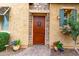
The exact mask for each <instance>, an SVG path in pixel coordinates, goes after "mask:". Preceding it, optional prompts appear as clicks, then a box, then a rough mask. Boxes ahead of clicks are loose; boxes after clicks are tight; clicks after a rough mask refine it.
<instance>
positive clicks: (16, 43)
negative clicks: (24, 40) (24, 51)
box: [12, 40, 21, 51]
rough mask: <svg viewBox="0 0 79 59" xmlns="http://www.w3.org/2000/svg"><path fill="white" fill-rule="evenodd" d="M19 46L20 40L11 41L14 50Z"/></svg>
mask: <svg viewBox="0 0 79 59" xmlns="http://www.w3.org/2000/svg"><path fill="white" fill-rule="evenodd" d="M20 46H21V40H15V41H13V42H12V47H13V50H14V51H16V50H19V49H20Z"/></svg>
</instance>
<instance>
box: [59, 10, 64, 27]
mask: <svg viewBox="0 0 79 59" xmlns="http://www.w3.org/2000/svg"><path fill="white" fill-rule="evenodd" d="M59 16H60V20H59V25H60V26H61V27H63V26H64V9H60V11H59Z"/></svg>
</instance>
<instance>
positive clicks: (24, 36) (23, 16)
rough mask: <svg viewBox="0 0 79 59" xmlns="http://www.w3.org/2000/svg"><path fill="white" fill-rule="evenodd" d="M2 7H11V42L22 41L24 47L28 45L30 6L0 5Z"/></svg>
mask: <svg viewBox="0 0 79 59" xmlns="http://www.w3.org/2000/svg"><path fill="white" fill-rule="evenodd" d="M0 6H1V7H2V6H9V7H10V8H11V10H10V16H9V30H8V31H9V32H10V34H11V39H10V40H11V41H13V40H16V39H21V41H22V44H23V45H28V34H29V30H28V28H29V27H28V26H29V24H28V22H29V6H28V4H24V3H23V4H18V3H17V4H8V3H7V4H0Z"/></svg>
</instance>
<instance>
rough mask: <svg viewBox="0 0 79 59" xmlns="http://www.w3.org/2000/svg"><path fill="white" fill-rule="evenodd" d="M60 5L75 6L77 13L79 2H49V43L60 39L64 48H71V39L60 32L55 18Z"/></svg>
mask: <svg viewBox="0 0 79 59" xmlns="http://www.w3.org/2000/svg"><path fill="white" fill-rule="evenodd" d="M62 7H75V8H76V9H77V12H78V13H79V4H50V45H51V46H52V44H53V42H54V41H58V40H60V41H62V42H63V45H64V47H65V48H71V47H73V40H72V38H71V37H69V36H65V35H63V34H62V33H61V32H60V26H59V20H58V19H57V16H59V10H60V9H61V8H62ZM77 42H79V38H78V41H77ZM78 46H79V45H78Z"/></svg>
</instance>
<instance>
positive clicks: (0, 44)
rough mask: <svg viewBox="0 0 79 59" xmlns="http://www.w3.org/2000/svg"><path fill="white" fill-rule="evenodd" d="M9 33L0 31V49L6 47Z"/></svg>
mask: <svg viewBox="0 0 79 59" xmlns="http://www.w3.org/2000/svg"><path fill="white" fill-rule="evenodd" d="M9 38H10V34H9V33H7V32H0V51H3V50H5V49H6V47H5V45H7V44H8V43H9Z"/></svg>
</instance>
